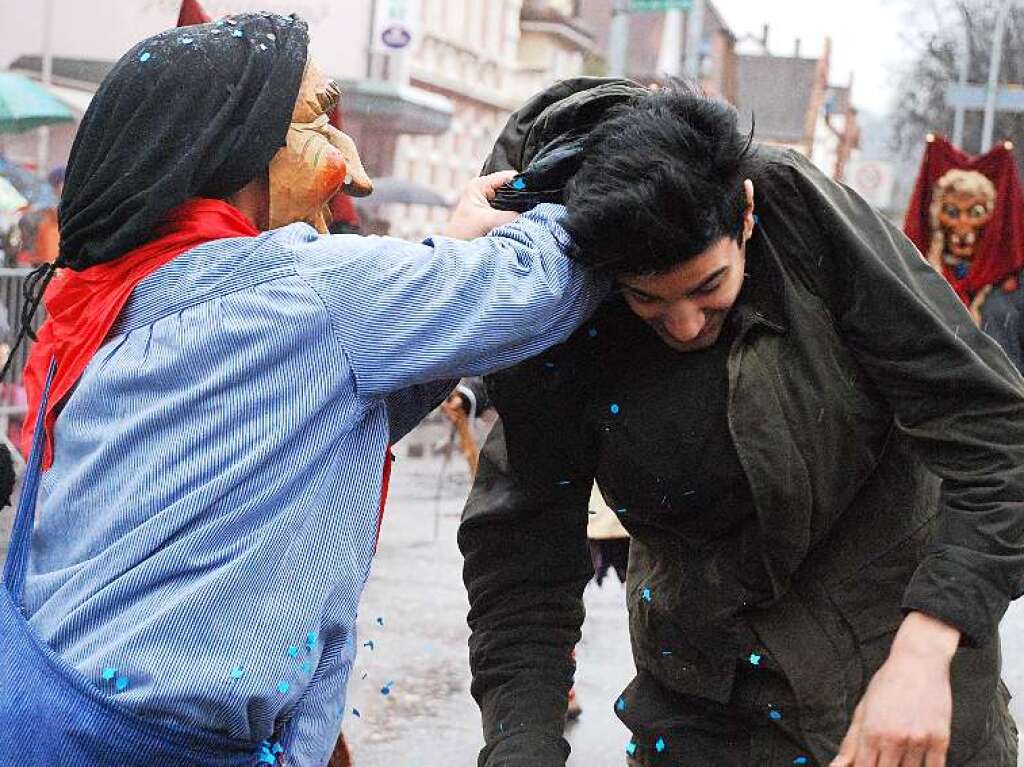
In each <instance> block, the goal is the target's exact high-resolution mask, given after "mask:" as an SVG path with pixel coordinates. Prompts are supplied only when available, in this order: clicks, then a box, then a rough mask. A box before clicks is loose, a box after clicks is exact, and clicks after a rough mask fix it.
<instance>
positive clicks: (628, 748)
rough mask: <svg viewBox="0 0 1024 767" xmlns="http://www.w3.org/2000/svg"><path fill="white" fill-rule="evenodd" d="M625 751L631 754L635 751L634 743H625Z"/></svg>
mask: <svg viewBox="0 0 1024 767" xmlns="http://www.w3.org/2000/svg"><path fill="white" fill-rule="evenodd" d="M626 753H627V754H629V755H630V756H633V754H635V753H636V743H634V742H633V741H629V743H627V744H626Z"/></svg>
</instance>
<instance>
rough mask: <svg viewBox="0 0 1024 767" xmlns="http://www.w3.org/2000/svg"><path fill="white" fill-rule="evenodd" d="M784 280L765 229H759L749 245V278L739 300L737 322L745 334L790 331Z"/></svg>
mask: <svg viewBox="0 0 1024 767" xmlns="http://www.w3.org/2000/svg"><path fill="white" fill-rule="evenodd" d="M786 306H787V300H786V284H785V276H784V275H783V272H782V265H781V264H780V262H779V257H778V253H777V252H776V250H775V248H774V247H773V246H772V243H771V240H770V239H769V238H768V235H767V234H766V233H765V231H764V228H763V227H761V226H758V227H757V228H756V229H755V230H754V235H753V236H752V237H751V238H750V240H749V241H748V242H747V262H746V277H745V279H744V281H743V289H742V290H741V291H740V295H739V298H738V299H737V300H736V312H735V313H736V322H738V323H739V328H740V331H741V333H742V334H745V333H746V331H747V330H749V329H750V327H752V326H754V325H761V326H764V327H766V328H768V329H770V330H773V331H775V332H776V333H785V332H786V330H787V329H788V326H789V324H788V321H787V319H786V317H787V314H788V313H787V311H786Z"/></svg>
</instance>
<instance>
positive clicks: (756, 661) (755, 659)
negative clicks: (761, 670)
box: [747, 652, 761, 666]
mask: <svg viewBox="0 0 1024 767" xmlns="http://www.w3.org/2000/svg"><path fill="white" fill-rule="evenodd" d="M747 660H749V661H750V665H751V666H760V665H761V656H760V655H758V654H757V653H756V652H752V653H750V657H749V658H747Z"/></svg>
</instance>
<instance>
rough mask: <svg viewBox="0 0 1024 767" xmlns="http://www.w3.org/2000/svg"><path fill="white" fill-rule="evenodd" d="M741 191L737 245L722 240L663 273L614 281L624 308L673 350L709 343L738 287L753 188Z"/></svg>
mask: <svg viewBox="0 0 1024 767" xmlns="http://www.w3.org/2000/svg"><path fill="white" fill-rule="evenodd" d="M743 191H744V194H745V195H746V198H747V207H746V210H744V212H743V231H742V235H741V240H742V244H740V242H737V241H736V239H734V238H733V237H723V238H722V239H720V240H718V242H715V243H714V244H712V245H711V247H709V248H708V249H707V250H705V251H704V252H703V253H701V254H699V255H697V256H694V257H693V258H691V259H689V260H688V261H685V262H683V263H681V264H679V265H678V266H676V267H675V268H673V269H672V270H671V271H669V272H665V273H664V274H654V275H648V276H644V277H636V276H629V277H620V278H619V285H621V287H622V292H623V295H624V296H625V298H626V303H628V304H629V308H630V309H632V310H633V313H634V314H636V315H637V316H638V317H639V318H640V319H642V320H643V321H644V322H646V323H647V324H648V325H650V326H651V328H652V329H653V330H654V332H655V333H657V334H658V336H659V337H660V338H661V340H662V341H664V342H665V343H666V344H668V345H669V346H670V347H671V348H673V349H675V350H676V351H678V352H695V351H699V350H701V349H707V348H708V347H709V346H712V345H714V343H715V342H716V341H717V340H718V337H719V336H720V335H721V334H722V328H723V327H725V320H726V317H728V315H729V311H730V310H731V309H732V307H733V304H735V303H736V298H737V296H739V294H740V289H741V288H742V287H743V276H744V269H745V267H746V243H747V240H749V239H750V236H751V234H753V232H754V185H753V184H752V183H751V182H750V181H749V180H748V181H745V182H744V183H743Z"/></svg>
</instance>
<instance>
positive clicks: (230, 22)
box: [224, 19, 238, 26]
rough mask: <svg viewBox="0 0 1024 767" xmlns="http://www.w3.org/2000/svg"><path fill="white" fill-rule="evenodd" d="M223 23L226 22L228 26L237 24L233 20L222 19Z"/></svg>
mask: <svg viewBox="0 0 1024 767" xmlns="http://www.w3.org/2000/svg"><path fill="white" fill-rule="evenodd" d="M224 21H226V22H227V23H228V24H230V25H231V26H235V24H237V23H238V22H237V21H235V20H234V19H224Z"/></svg>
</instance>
